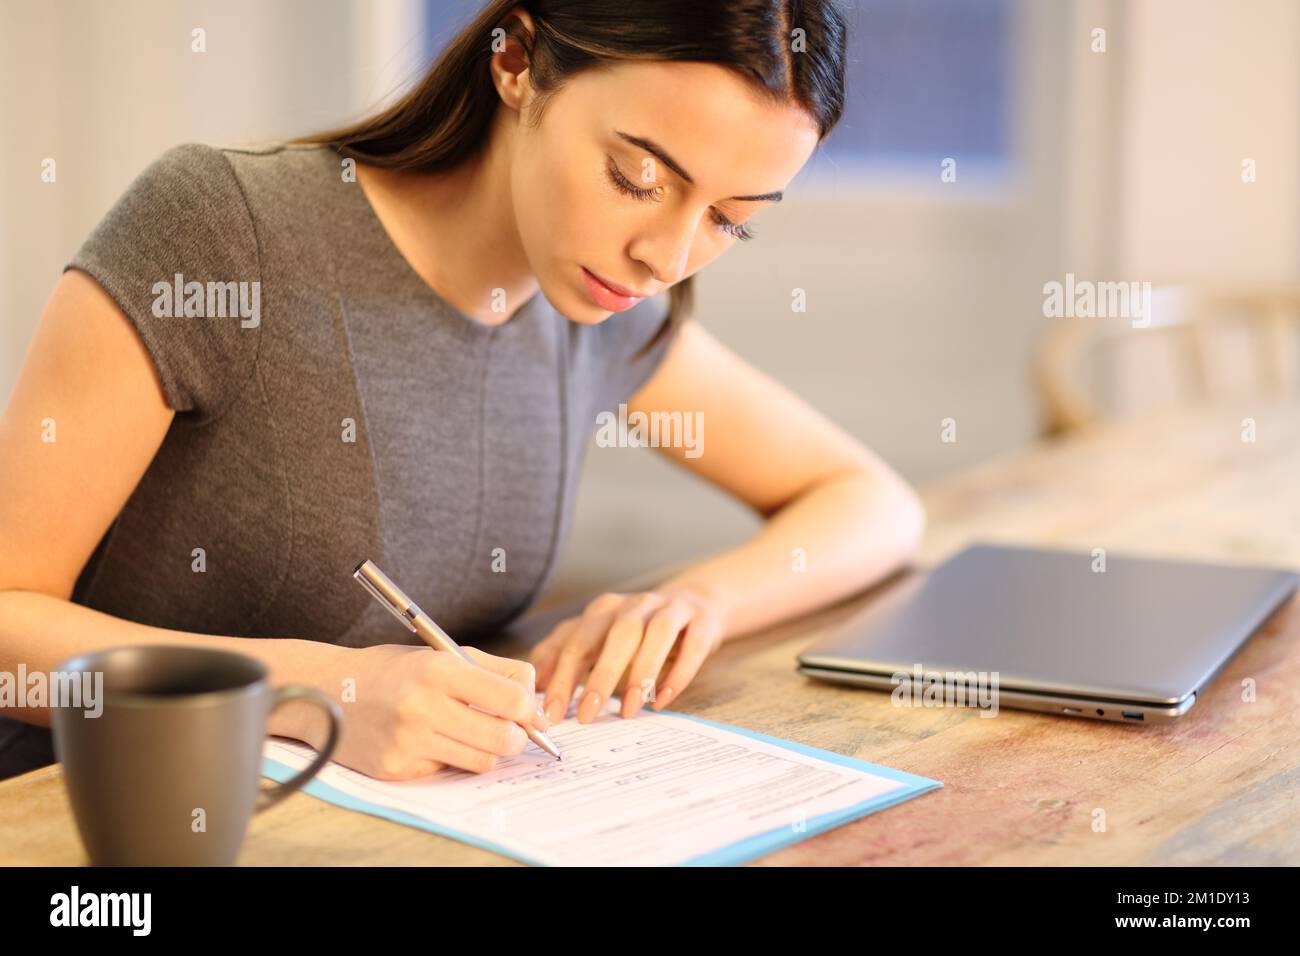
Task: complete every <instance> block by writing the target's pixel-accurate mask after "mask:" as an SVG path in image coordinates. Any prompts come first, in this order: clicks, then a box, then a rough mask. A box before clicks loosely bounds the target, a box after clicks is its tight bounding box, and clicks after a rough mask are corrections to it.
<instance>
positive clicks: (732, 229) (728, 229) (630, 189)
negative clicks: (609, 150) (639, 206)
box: [606, 159, 754, 242]
mask: <svg viewBox="0 0 1300 956" xmlns="http://www.w3.org/2000/svg"><path fill="white" fill-rule="evenodd" d="M606 172H607V173H608V174H609V181H610V182H611V183H612V184H613V186H614V188H615V189H617V190H618V191H619V192H621V193H623V194H624V195H625V196H631V197H632V198H633V199H635V200H637V201H638V202H652V201H654V199H655V197H656V196H658V195H659V193H658V192H657V190H658V189H660V187H659V186H656V187H654V189H642V188H640V187H639V186H637V185H635V184H634V183H632V182H630V181H629V180H628V178H627V177H626V176H624V175H623V171H622V170H621V169H619V168H618V164H617V163H615V162H614V161H613V160H612V159H611V160H610V161H609V165H608V166H607V167H606ZM712 213H713V221H714V223H716V224H717V226H718V228H719V229H721V230H722V231H723V232H725V233H727V235H729V236H734V237H735V238H737V239H739V240H741V241H742V242H747V241H749V240H750V239H753V238H754V230H753V229H751V228H750V226H749V224H748V223H740V224H737V223H734V222H732V221H731V220H730V219H728V218H727V217H726V216H724V215H722V213H720V212H718V211H717V210H716V209H714V210H712Z"/></svg>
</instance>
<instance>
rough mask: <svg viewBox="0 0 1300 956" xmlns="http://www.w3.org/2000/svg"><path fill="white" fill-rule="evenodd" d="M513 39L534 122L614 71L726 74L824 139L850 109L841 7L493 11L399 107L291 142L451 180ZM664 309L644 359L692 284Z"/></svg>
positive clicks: (490, 101) (480, 125)
mask: <svg viewBox="0 0 1300 956" xmlns="http://www.w3.org/2000/svg"><path fill="white" fill-rule="evenodd" d="M516 9H523V10H527V11H528V14H529V15H530V16H531V17H532V20H533V24H534V33H533V35H532V37H531V38H530V37H529V36H528V35H527V31H526V30H524V29H523V25H522V24H521V23H520V21H519V20H518V18H516V17H513V16H511V13H512V11H514V10H516ZM498 28H500V29H501V30H502V31H504V32H503V33H494V31H496V30H498ZM507 36H508V37H511V38H513V39H514V40H515V41H516V42H518V43H519V45H520V46H521V47H522V49H523V51H524V54H525V56H526V57H527V61H528V65H529V78H530V81H531V84H532V86H533V88H534V89H535V90H536V91H537V93H538V99H537V101H536V107H535V111H534V113H533V115H532V118H531V121H532V122H537V121H538V120H540V116H541V111H542V109H543V107H544V105H545V103H546V101H547V100H548V99H549V97H550V96H551V95H553V94H554V93H555V92H557V91H558V90H559V89H560V87H561V86H562V85H563V84H564V81H565V80H567V79H569V78H570V77H572V76H574V75H576V74H577V73H579V72H580V71H582V70H584V69H587V68H590V67H593V66H597V65H599V64H601V63H603V62H607V61H610V60H686V61H696V62H704V63H717V64H721V65H723V66H726V67H729V68H731V69H733V70H735V71H737V72H738V73H740V74H741V75H742V76H744V77H746V78H748V79H750V80H751V81H753V82H754V83H755V84H757V86H758V87H759V88H760V89H762V90H764V91H766V92H767V93H768V94H769V95H770V96H771V98H772V99H773V100H774V101H777V102H788V103H794V104H797V105H798V106H800V107H802V108H803V109H805V110H806V111H807V112H808V113H809V115H810V116H811V117H812V118H813V120H814V121H815V122H816V124H817V127H818V131H819V134H820V135H819V138H820V139H824V138H825V137H826V136H827V134H829V133H830V131H831V129H832V128H833V127H834V126H835V124H836V123H837V122H838V121H839V118H840V114H841V113H842V112H843V110H844V66H845V50H846V45H847V26H846V23H845V18H844V14H843V12H842V11H841V10H840V9H839V6H838V3H837V0H631V2H629V0H490V2H488V3H487V4H486V5H485V6H484V7H483V9H482V10H480V11H479V13H478V15H477V16H476V17H475V18H474V20H473V21H472V22H471V23H469V24H468V25H466V26H465V27H464V28H463V29H462V30H461V31H460V33H459V34H458V35H457V36H456V38H455V39H454V40H452V41H451V43H450V44H449V45H448V46H447V47H446V49H445V50H443V52H442V53H441V55H439V57H438V58H437V60H436V62H435V63H434V64H433V66H432V67H431V68H430V70H429V72H428V73H427V74H426V75H425V76H424V78H423V79H422V80H421V81H420V82H419V83H418V84H416V85H415V86H414V87H413V88H412V89H411V90H410V91H409V92H407V93H406V94H405V95H403V96H402V97H401V98H400V99H399V100H398V101H397V102H395V103H394V104H393V105H391V106H389V107H388V108H386V109H384V110H383V111H381V112H380V113H378V114H377V115H375V116H372V117H369V118H367V119H364V120H361V121H360V122H358V123H355V124H353V125H350V126H346V127H344V128H342V129H337V130H331V131H329V132H324V133H317V134H315V135H312V136H306V137H302V138H300V139H298V140H295V142H299V143H317V144H325V145H330V146H333V147H334V148H335V149H337V150H338V151H339V153H340V154H341V155H343V156H350V157H353V158H355V159H358V160H360V161H361V162H364V163H369V164H371V165H374V166H381V167H386V168H389V169H405V170H415V171H421V172H439V171H444V170H448V169H451V168H452V167H455V166H457V165H458V164H460V163H461V162H463V161H465V160H467V159H469V158H471V157H473V156H474V155H475V154H476V153H477V152H478V151H479V150H481V149H482V148H483V146H484V145H485V143H486V141H487V137H488V135H489V131H490V129H491V124H492V120H493V117H494V116H495V114H496V110H497V107H498V106H499V105H500V98H499V96H498V95H497V91H496V87H495V86H494V85H493V83H492V78H491V74H490V72H489V63H490V61H491V57H492V53H493V41H494V40H499V39H502V38H504V37H507ZM498 48H500V47H499V46H498ZM669 302H670V305H671V308H670V311H669V315H668V318H667V320H666V321H665V322H664V324H663V325H662V326H661V327H660V329H659V330H658V331H657V332H656V333H655V335H654V337H653V338H652V339H651V340H650V341H649V342H648V343H647V344H646V345H645V347H644V348H643V349H642V352H641V353H638V354H643V353H644V352H645V350H647V349H649V348H650V347H651V346H653V345H654V344H655V343H656V342H658V341H659V340H660V339H661V338H662V337H663V336H664V335H667V334H670V333H671V332H672V330H673V329H674V328H675V327H677V326H678V325H680V323H681V322H682V321H683V319H684V316H685V314H686V313H687V312H689V311H690V308H691V302H692V290H691V280H690V278H689V277H687V278H686V279H684V280H682V281H681V282H678V283H677V284H675V285H673V286H671V287H670V288H669Z"/></svg>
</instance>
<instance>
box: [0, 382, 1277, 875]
mask: <svg viewBox="0 0 1300 956" xmlns="http://www.w3.org/2000/svg"><path fill="white" fill-rule="evenodd" d="M1246 417H1251V418H1253V419H1254V420H1255V423H1256V428H1257V439H1256V441H1255V442H1253V443H1250V442H1243V441H1242V438H1241V433H1242V420H1243V418H1246ZM1297 478H1300V408H1298V407H1296V406H1294V405H1291V406H1276V407H1255V408H1245V407H1243V408H1224V407H1207V408H1200V409H1193V410H1190V411H1186V412H1181V413H1178V414H1176V415H1174V414H1171V415H1165V416H1161V417H1153V418H1148V419H1146V420H1143V421H1138V422H1131V423H1128V424H1124V425H1110V426H1105V427H1101V428H1097V429H1095V430H1092V431H1088V432H1085V433H1082V434H1079V435H1076V436H1074V437H1072V438H1070V439H1069V440H1067V441H1065V442H1063V443H1060V444H1042V445H1037V446H1034V447H1031V448H1029V449H1027V450H1026V451H1024V452H1023V453H1019V454H1016V455H1014V456H1011V457H1008V458H1005V459H1003V460H999V461H995V462H991V463H988V464H986V465H983V466H981V467H980V468H978V469H976V470H974V471H971V472H967V473H965V474H962V475H959V476H956V477H954V478H951V479H948V480H944V481H942V482H939V483H936V484H933V485H931V486H929V487H927V488H925V489H924V497H925V500H926V504H927V507H928V509H929V515H930V530H929V533H928V535H927V539H926V542H925V545H924V548H923V552H922V558H921V562H920V563H921V564H922V565H924V566H932V565H933V564H935V563H937V562H939V561H942V560H943V559H944V558H946V557H948V556H949V555H951V554H953V553H954V552H956V551H957V550H959V549H960V548H962V547H964V546H965V545H966V544H969V543H970V542H972V541H976V540H985V541H1000V542H1006V543H1019V544H1031V545H1051V546H1061V547H1069V548H1077V549H1080V550H1090V549H1092V548H1097V547H1103V548H1106V549H1108V550H1110V551H1113V552H1115V553H1121V552H1124V553H1132V554H1141V555H1148V556H1165V557H1184V558H1192V559H1202V560H1211V561H1220V562H1229V563H1233V562H1237V563H1264V564H1276V565H1282V566H1289V567H1293V568H1300V483H1298V482H1297ZM810 557H811V559H812V560H815V556H810ZM872 596H873V595H872V594H871V593H870V592H868V593H866V594H863V595H858V596H856V597H855V598H853V599H850V600H848V601H845V602H842V603H840V604H838V605H836V606H835V607H832V608H827V609H824V610H822V611H820V612H818V613H816V614H814V615H810V616H807V617H804V618H802V619H800V620H798V621H794V622H789V623H786V624H784V625H781V626H779V627H775V628H771V629H769V630H767V631H765V632H763V633H762V634H756V635H752V636H750V637H744V638H739V639H737V640H735V641H733V642H731V643H729V644H728V645H727V646H724V647H723V648H722V649H721V650H720V651H719V652H718V654H717V655H716V656H715V657H714V658H713V659H712V660H711V661H710V662H709V664H708V665H706V667H705V669H704V671H703V672H702V673H701V674H700V676H699V677H698V678H697V679H696V681H695V683H694V684H692V685H691V687H689V688H688V690H687V692H686V693H685V694H684V695H683V696H682V697H681V699H680V700H679V701H678V702H677V704H676V705H675V709H679V710H683V711H686V712H689V713H693V714H698V715H700V716H703V717H708V718H710V719H713V720H718V721H722V722H725V723H730V724H735V725H739V726H743V727H747V728H750V729H752V730H757V731H761V732H763V733H768V734H773V735H777V736H781V737H785V738H788V739H791V740H796V741H799V742H801V743H805V744H809V745H812V746H817V747H823V748H826V749H828V750H834V751H837V752H839V753H843V754H851V755H853V756H856V757H860V758H862V759H864V760H869V761H872V762H875V763H880V764H884V765H887V766H891V767H897V768H899V769H901V770H907V771H910V772H912V773H916V774H921V775H923V776H927V777H933V778H935V779H937V780H941V781H943V783H944V787H943V788H942V789H941V790H938V791H934V792H931V793H929V794H925V795H924V796H921V797H919V798H917V799H914V800H911V801H908V802H906V803H904V804H901V805H899V806H897V807H893V808H891V809H888V810H885V811H883V812H880V813H876V814H872V815H871V816H868V817H865V818H863V819H861V820H858V821H856V822H854V823H851V824H848V825H846V826H842V827H839V828H837V829H835V830H832V831H829V832H827V833H823V834H819V835H817V836H815V837H812V838H811V839H808V840H806V841H804V842H802V843H800V844H797V845H795V846H793V847H788V848H786V849H783V850H780V851H778V852H776V853H772V854H769V855H768V856H766V857H763V858H761V859H760V860H757V861H754V864H753V865H778V866H780V865H870V864H881V863H885V864H957V865H971V864H999V865H1029V866H1043V865H1060V864H1119V865H1131V864H1283V863H1285V864H1291V865H1294V864H1297V863H1300V798H1298V797H1297V794H1300V734H1298V733H1297V730H1298V729H1300V608H1298V605H1300V600H1292V602H1291V603H1290V604H1289V605H1287V606H1286V607H1284V608H1283V609H1281V610H1280V611H1279V612H1278V613H1277V614H1275V615H1274V617H1273V618H1272V619H1271V620H1270V621H1269V622H1268V623H1267V624H1266V625H1265V626H1264V628H1263V630H1262V631H1261V632H1260V633H1259V634H1258V635H1256V637H1255V638H1253V639H1252V640H1251V641H1250V642H1249V643H1248V644H1247V645H1246V647H1245V648H1244V649H1243V651H1242V652H1241V653H1240V654H1239V655H1237V657H1236V658H1234V660H1233V661H1232V662H1231V663H1230V664H1229V665H1228V667H1227V668H1226V669H1225V671H1224V672H1223V673H1222V674H1221V675H1220V676H1219V677H1218V678H1217V679H1216V680H1215V682H1214V683H1213V684H1212V685H1211V686H1210V687H1209V689H1208V691H1207V692H1206V693H1205V694H1204V695H1203V696H1202V698H1201V699H1200V700H1199V701H1198V702H1197V703H1196V705H1195V706H1194V707H1193V708H1192V710H1191V711H1190V712H1189V713H1188V715H1187V716H1186V717H1184V718H1183V719H1182V720H1180V721H1176V722H1174V723H1172V724H1169V725H1165V726H1158V725H1151V726H1142V727H1137V726H1128V725H1123V724H1111V723H1104V722H1100V721H1096V722H1094V721H1088V720H1082V719H1072V718H1064V717H1060V718H1058V717H1049V716H1044V715H1037V714H1030V713H1023V712H1017V711H1014V710H1009V709H1006V708H1002V709H1001V710H999V712H998V716H997V717H995V718H993V719H988V718H981V717H979V716H978V714H977V713H976V712H974V711H967V710H961V709H907V708H897V707H893V706H891V703H890V698H889V695H887V694H884V693H879V692H874V691H867V690H855V689H849V688H841V687H835V686H832V685H828V684H821V683H818V682H814V681H812V680H809V679H807V678H804V677H801V676H799V675H798V674H797V673H795V670H794V655H795V654H796V653H798V651H799V650H801V649H802V648H804V647H805V646H807V645H809V644H810V643H812V642H814V641H817V640H819V639H820V638H821V637H822V636H823V635H824V634H825V633H826V631H827V630H828V629H829V628H831V627H833V626H834V625H835V624H836V623H838V622H839V621H840V620H842V619H843V618H845V617H847V616H848V615H850V614H852V613H853V612H854V611H855V610H857V609H858V608H859V607H861V606H862V605H863V603H865V602H866V601H869V600H871V598H872ZM1169 598H1170V599H1171V600H1177V595H1170V596H1169ZM523 646H524V645H523V644H522V642H521V641H520V640H518V639H513V640H512V641H510V642H507V643H505V644H502V645H497V646H493V647H491V650H493V651H494V652H498V653H512V652H513V653H518V654H522V653H523ZM1247 678H1250V679H1253V681H1254V682H1255V687H1256V693H1257V699H1256V700H1255V701H1254V702H1245V701H1243V699H1242V682H1243V681H1244V680H1245V679H1247ZM1096 810H1101V811H1104V813H1105V821H1106V828H1105V831H1104V832H1096V831H1095V830H1094V827H1093V821H1094V811H1096ZM84 862H85V854H84V852H83V851H82V849H81V845H80V842H79V840H78V838H77V834H76V830H75V827H74V824H73V820H72V816H71V812H70V808H69V806H68V802H67V797H66V794H65V793H64V789H63V786H62V780H61V777H60V773H59V770H58V768H57V767H48V768H45V769H43V770H38V771H34V772H33V773H30V774H26V775H24V776H22V777H18V778H15V779H13V780H10V781H6V782H4V783H2V784H0V864H4V865H27V864H47V865H61V864H73V865H75V864H81V863H84ZM240 863H241V864H245V865H284V866H304V865H339V864H341V865H354V864H356V865H390V864H436V865H443V866H446V865H453V866H454V865H511V864H512V863H513V861H511V860H508V859H506V858H504V857H501V856H498V855H496V854H493V853H490V852H488V851H485V850H480V849H476V848H474V847H470V846H466V845H463V844H460V843H458V842H456V841H454V840H450V839H447V838H445V837H440V836H436V835H434V834H431V833H426V832H423V831H419V830H414V829H411V828H408V827H404V826H400V825H398V824H395V823H391V822H389V821H386V820H381V819H379V818H376V817H369V816H366V815H363V814H359V813H353V812H349V811H346V810H342V809H338V808H336V807H333V806H331V805H329V804H327V803H324V802H322V801H320V800H317V799H315V798H313V797H310V796H306V795H303V794H297V795H294V796H292V797H289V798H288V799H287V800H285V801H284V802H283V803H281V804H280V805H278V806H275V807H273V808H271V809H270V810H268V811H266V812H265V813H264V814H262V815H261V816H259V817H258V818H256V819H255V820H254V821H253V824H252V826H251V828H250V831H249V834H248V838H247V840H246V842H245V845H244V849H243V852H242V853H241V856H240Z"/></svg>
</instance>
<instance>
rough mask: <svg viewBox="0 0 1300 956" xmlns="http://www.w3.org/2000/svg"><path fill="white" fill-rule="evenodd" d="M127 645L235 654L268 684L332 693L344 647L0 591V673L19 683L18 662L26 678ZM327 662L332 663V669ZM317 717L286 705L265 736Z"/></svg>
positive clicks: (292, 730) (24, 711)
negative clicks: (182, 626) (233, 632)
mask: <svg viewBox="0 0 1300 956" xmlns="http://www.w3.org/2000/svg"><path fill="white" fill-rule="evenodd" d="M128 644H186V645H190V646H201V647H212V648H216V649H218V650H223V651H233V652H235V653H238V654H246V655H248V656H249V657H254V658H257V659H258V660H260V661H261V662H262V663H263V664H265V665H266V667H267V669H268V671H269V672H270V682H271V685H272V686H273V687H278V686H280V685H281V684H306V685H309V686H312V687H317V688H320V689H321V690H324V691H325V692H326V693H333V692H334V691H336V690H337V688H336V687H332V686H327V685H328V684H331V683H333V681H334V677H333V675H334V674H337V673H339V671H338V670H337V669H336V667H337V662H338V658H339V656H340V655H342V654H346V653H347V652H348V648H343V647H337V646H335V645H332V644H323V643H320V642H318V641H306V640H298V639H293V638H251V637H222V636H217V635H212V634H193V633H190V632H188V631H173V630H168V629H166V628H160V627H150V626H148V625H145V624H137V623H135V622H133V621H127V620H123V619H122V618H119V617H113V616H112V615H110V614H104V613H103V612H101V611H96V610H94V609H93V608H88V607H84V606H82V605H79V604H74V603H72V602H71V601H66V600H63V599H61V598H56V597H52V596H51V595H48V594H41V593H38V592H34V591H0V671H7V672H8V673H10V674H12V675H14V677H13V678H12V679H14V680H16V679H17V674H18V666H19V664H20V663H21V664H22V665H23V666H24V668H25V670H26V672H27V673H28V674H32V673H36V672H43V673H46V674H48V673H49V672H50V671H52V670H54V669H55V668H56V667H57V666H58V665H59V664H60V663H62V662H63V661H66V660H67V659H68V658H70V657H75V656H76V655H78V654H85V653H89V652H91V651H97V650H102V649H105V648H109V647H119V646H123V645H128ZM331 665H335V666H334V667H332V666H331ZM0 714H3V715H5V716H9V717H14V718H16V719H18V720H21V721H24V722H25V723H29V724H40V725H42V726H45V727H48V726H49V725H50V710H49V707H48V706H43V707H21V708H20V707H5V708H0ZM314 717H315V715H314V713H313V711H312V705H311V704H308V703H305V702H302V701H291V702H290V703H288V704H285V705H284V706H282V707H279V708H277V709H276V710H275V711H274V712H272V714H271V715H270V718H269V720H268V723H267V732H268V733H271V734H276V735H278V736H285V737H295V738H298V739H302V738H301V737H300V736H299V733H300V729H301V728H302V727H303V726H306V724H304V721H310V720H312V719H313V718H314Z"/></svg>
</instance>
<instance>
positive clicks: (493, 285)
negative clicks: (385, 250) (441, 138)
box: [357, 127, 538, 325]
mask: <svg viewBox="0 0 1300 956" xmlns="http://www.w3.org/2000/svg"><path fill="white" fill-rule="evenodd" d="M510 132H511V131H510V130H509V129H508V127H507V128H503V129H498V130H496V131H495V134H496V135H493V136H491V137H489V143H490V144H491V145H490V146H489V147H488V148H486V149H485V150H484V151H483V152H482V153H480V154H479V155H478V156H476V157H474V158H473V159H471V160H469V161H467V162H464V163H462V164H461V165H460V166H458V167H457V168H455V169H453V170H450V171H448V172H445V173H436V174H428V173H413V172H407V171H401V170H389V169H383V168H380V167H377V166H368V165H364V164H362V163H358V164H357V181H358V184H359V185H360V186H361V187H362V189H363V190H364V191H365V195H366V198H367V199H369V201H370V205H371V206H372V207H373V209H374V210H375V214H376V216H378V218H379V221H380V223H381V224H382V225H383V227H384V229H385V231H386V232H387V233H388V236H389V238H390V239H391V240H392V241H393V244H394V245H395V246H396V247H397V250H398V251H399V252H400V253H401V254H402V256H403V257H404V258H405V259H406V261H407V262H408V263H410V265H411V268H412V269H414V270H415V272H416V273H417V274H418V275H419V276H420V278H422V279H423V280H424V281H425V282H426V283H427V284H428V285H429V286H430V287H431V288H432V289H433V290H434V292H436V293H437V294H438V295H439V296H440V297H441V298H442V299H444V300H445V301H446V302H447V303H448V304H450V305H452V306H453V307H455V308H456V309H459V310H460V311H461V312H463V313H464V314H465V315H467V316H468V317H469V318H471V319H473V320H474V321H476V322H481V323H482V324H484V325H501V324H503V323H505V322H506V321H507V320H508V319H509V318H510V317H511V316H512V315H514V313H515V312H516V311H517V310H518V309H519V307H520V306H521V305H523V304H524V303H525V302H526V301H528V299H529V298H531V297H532V296H533V294H534V293H536V292H537V288H538V286H537V279H536V277H535V276H534V275H533V274H532V270H531V268H530V266H529V263H528V258H527V256H525V255H524V250H523V245H522V243H521V241H520V238H519V230H518V228H517V227H516V225H515V216H514V203H513V200H512V197H511V190H510V165H509V155H510V154H509V148H508V147H509V136H510ZM497 290H502V292H503V293H504V300H502V297H501V293H498V292H497ZM502 301H504V308H503V309H500V310H499V311H497V310H494V308H493V306H494V304H497V303H500V302H502Z"/></svg>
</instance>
